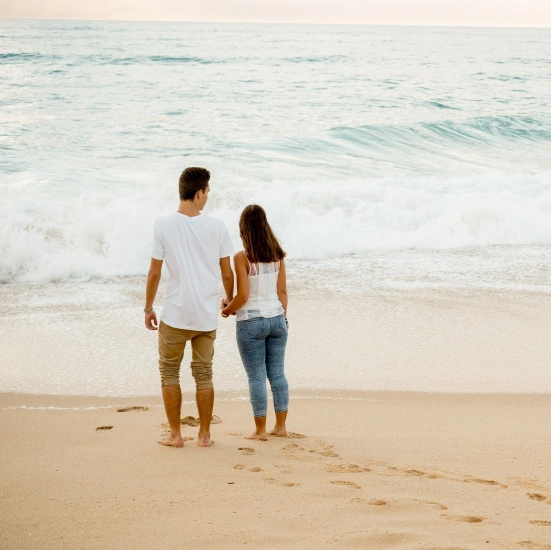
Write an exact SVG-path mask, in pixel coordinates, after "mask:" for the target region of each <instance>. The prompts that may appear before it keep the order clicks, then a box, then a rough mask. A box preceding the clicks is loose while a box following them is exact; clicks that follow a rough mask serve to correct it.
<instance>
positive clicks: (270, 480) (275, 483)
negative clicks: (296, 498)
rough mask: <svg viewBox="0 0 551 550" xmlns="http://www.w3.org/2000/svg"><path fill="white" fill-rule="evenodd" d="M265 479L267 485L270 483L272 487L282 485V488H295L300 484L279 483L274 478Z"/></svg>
mask: <svg viewBox="0 0 551 550" xmlns="http://www.w3.org/2000/svg"><path fill="white" fill-rule="evenodd" d="M263 479H264V481H265V482H266V483H270V484H272V485H280V486H281V487H295V486H296V485H298V483H292V482H290V481H278V480H277V479H275V478H273V477H265V478H263Z"/></svg>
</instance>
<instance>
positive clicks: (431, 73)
mask: <svg viewBox="0 0 551 550" xmlns="http://www.w3.org/2000/svg"><path fill="white" fill-rule="evenodd" d="M550 92H551V30H550V29H488V28H431V27H376V26H373V27H371V26H339V25H335V26H323V25H310V26H305V25H268V24H266V25H262V24H247V25H245V24H243V25H241V24H208V23H154V22H151V23H136V22H132V23H130V22H99V21H98V22H96V21H23V20H1V21H0V283H2V285H0V286H3V287H4V291H3V292H1V295H2V302H3V303H2V304H0V314H2V315H4V316H8V315H11V314H12V313H13V312H15V313H17V314H20V313H21V312H23V313H24V314H25V315H31V314H32V313H33V311H34V312H36V315H43V314H44V311H45V310H47V308H48V307H49V306H50V305H51V304H52V303H53V302H55V303H56V304H59V303H60V302H59V292H58V291H59V288H60V285H62V286H63V285H66V286H65V287H64V288H67V289H78V300H77V301H78V304H82V303H86V304H94V303H96V302H98V301H99V303H103V302H102V300H104V299H105V300H106V301H109V300H111V299H112V296H111V295H109V296H110V298H109V299H107V298H105V296H106V295H107V294H109V290H101V289H102V288H103V289H105V288H107V289H111V288H113V286H116V285H118V288H122V287H124V285H125V281H126V280H128V278H133V277H141V276H143V275H144V274H145V273H146V271H147V269H148V265H149V258H150V251H151V242H152V224H153V221H154V219H155V218H157V217H158V216H160V215H163V214H166V213H169V212H171V211H173V210H175V208H176V207H177V202H178V196H177V181H178V176H179V174H180V173H181V171H182V170H183V169H184V168H185V167H186V166H190V165H195V166H205V167H207V168H208V169H209V170H210V171H211V173H212V179H211V194H210V197H211V198H210V201H209V203H208V205H207V208H206V210H205V212H206V213H207V214H209V215H212V216H216V217H219V218H221V219H223V220H224V221H225V223H226V224H227V226H228V228H229V230H230V234H231V236H232V239H233V242H234V245H235V247H236V248H238V247H239V246H240V243H239V235H238V229H237V220H238V217H239V213H240V211H241V210H242V208H243V207H244V206H245V205H247V204H249V203H258V204H261V205H262V206H264V207H265V209H266V211H267V213H268V217H269V220H270V222H271V223H272V226H273V227H274V229H275V231H276V233H277V235H278V236H279V237H280V239H281V241H282V243H283V246H284V248H285V249H286V251H287V252H288V264H289V277H290V286H291V288H297V289H302V290H301V291H304V292H305V290H304V289H306V290H308V289H309V288H310V289H311V288H312V287H313V285H312V281H313V279H314V280H315V283H316V284H315V288H316V289H317V290H318V291H319V290H327V291H330V292H332V293H337V294H338V293H344V294H351V293H352V294H353V293H358V292H361V293H376V292H379V291H387V290H413V291H415V290H426V289H440V290H442V289H444V290H445V289H465V288H466V289H470V290H477V289H486V290H488V289H489V290H499V291H502V290H511V291H527V292H535V293H538V292H544V293H549V292H551V93H550ZM33 289H34V290H33ZM105 292H107V294H105ZM29 293H30V294H29ZM56 293H57V294H56ZM70 293H72V291H71V292H70ZM29 295H32V296H33V299H32V300H30V299H29V298H28V297H29ZM14 296H15V298H13V297H14ZM18 296H19V297H20V298H17V297H18ZM22 296H25V298H22ZM54 296H55V299H54V298H53V297H54ZM72 299H73V302H72V303H75V302H74V300H76V298H75V296H72ZM13 380H15V378H13V376H12V377H11V378H9V379H8V378H4V380H3V381H2V380H0V388H2V387H3V388H4V389H8V390H10V389H14V388H15V389H21V386H17V385H14V384H15V382H13ZM52 384H54V382H52Z"/></svg>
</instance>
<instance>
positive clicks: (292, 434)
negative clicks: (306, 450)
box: [287, 432, 306, 439]
mask: <svg viewBox="0 0 551 550" xmlns="http://www.w3.org/2000/svg"><path fill="white" fill-rule="evenodd" d="M287 437H288V438H289V439H304V438H305V437H306V436H305V435H302V434H297V433H296V432H287Z"/></svg>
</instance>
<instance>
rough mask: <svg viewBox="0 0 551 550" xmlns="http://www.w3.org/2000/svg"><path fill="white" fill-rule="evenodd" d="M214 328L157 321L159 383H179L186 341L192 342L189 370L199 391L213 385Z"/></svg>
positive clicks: (167, 384)
mask: <svg viewBox="0 0 551 550" xmlns="http://www.w3.org/2000/svg"><path fill="white" fill-rule="evenodd" d="M215 339H216V330H211V331H210V332H201V331H198V330H186V329H181V328H173V327H169V326H168V325H167V324H165V323H163V322H162V321H161V322H160V324H159V370H160V371H161V385H163V386H173V385H177V384H179V383H180V364H181V362H182V359H183V357H184V349H185V347H186V343H187V342H188V341H191V372H192V374H193V378H195V385H196V387H197V389H198V390H205V389H208V388H212V387H213V384H212V359H213V357H214V340H215Z"/></svg>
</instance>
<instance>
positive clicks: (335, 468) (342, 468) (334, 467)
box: [325, 464, 371, 474]
mask: <svg viewBox="0 0 551 550" xmlns="http://www.w3.org/2000/svg"><path fill="white" fill-rule="evenodd" d="M325 471H326V472H333V473H335V472H340V473H343V474H359V473H362V472H371V469H370V468H364V467H362V466H359V465H358V464H331V465H330V466H327V468H326V469H325Z"/></svg>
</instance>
